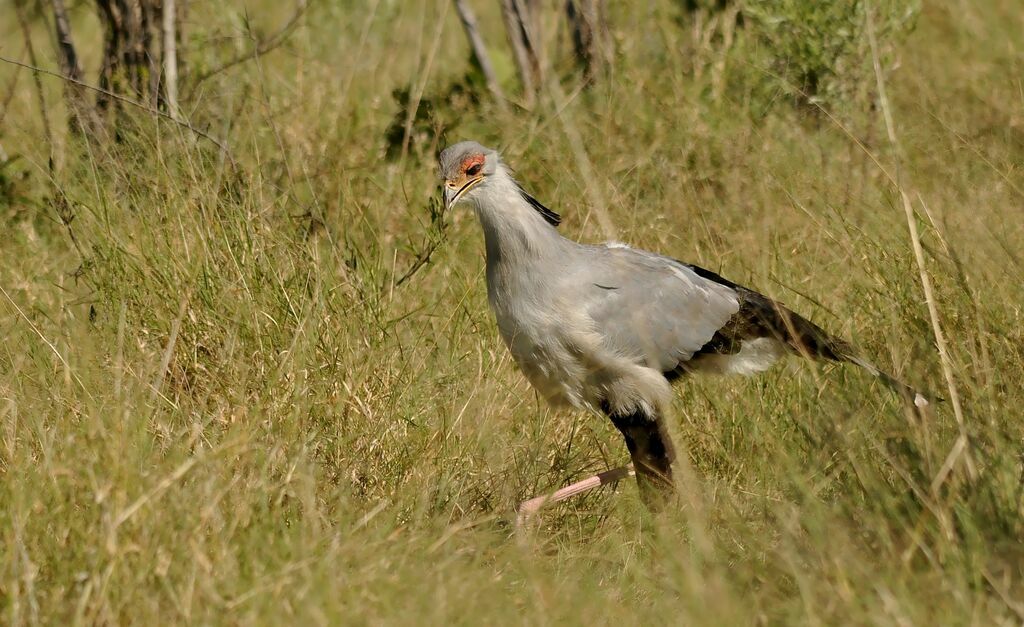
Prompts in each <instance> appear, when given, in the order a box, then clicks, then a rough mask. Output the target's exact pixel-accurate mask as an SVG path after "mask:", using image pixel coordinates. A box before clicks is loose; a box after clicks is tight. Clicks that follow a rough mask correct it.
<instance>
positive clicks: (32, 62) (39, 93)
mask: <svg viewBox="0 0 1024 627" xmlns="http://www.w3.org/2000/svg"><path fill="white" fill-rule="evenodd" d="M14 12H15V13H16V14H17V15H18V24H19V25H21V33H22V36H23V37H24V38H25V49H26V50H27V51H28V60H29V63H22V62H21V61H13V60H12V61H9V62H10V63H13V64H14V65H17V66H20V67H23V68H25V69H28V70H33V72H32V80H33V82H34V83H35V86H36V98H37V99H38V100H39V115H40V116H42V118H43V134H44V136H45V137H46V146H47V148H48V149H49V151H50V153H49V158H48V159H47V167H48V168H49V169H50V170H51V171H52V170H53V167H54V163H53V132H52V131H51V129H50V114H49V113H48V111H47V108H46V95H45V93H44V92H43V81H41V80H39V74H40V73H41V72H42V73H44V74H45V73H46V70H40V69H37V67H36V66H38V65H39V64H38V62H37V61H36V51H35V48H34V47H33V46H32V33H31V31H30V30H29V26H28V20H26V19H25V10H24V7H23V6H22V1H21V0H15V2H14ZM0 59H3V57H0ZM4 60H5V61H7V59H4Z"/></svg>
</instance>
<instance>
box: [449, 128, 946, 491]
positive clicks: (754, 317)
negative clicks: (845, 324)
mask: <svg viewBox="0 0 1024 627" xmlns="http://www.w3.org/2000/svg"><path fill="white" fill-rule="evenodd" d="M439 163H440V173H441V177H442V178H443V180H444V198H445V203H446V205H447V206H449V207H450V206H452V205H454V204H457V203H459V202H462V201H467V202H470V203H472V205H473V207H474V209H475V210H476V214H477V216H478V218H479V220H480V224H481V226H482V227H483V232H484V241H485V246H486V254H487V293H488V300H489V302H490V305H491V308H492V309H493V311H494V314H495V317H496V319H497V323H498V328H499V330H500V332H501V336H502V338H503V339H504V341H505V343H506V344H507V345H508V347H509V350H510V351H511V353H512V356H513V357H514V359H515V360H516V363H517V364H518V365H519V367H520V368H521V369H522V371H523V372H524V374H525V375H526V377H527V378H528V379H529V381H530V382H531V383H532V384H533V385H534V386H535V387H536V388H537V389H538V390H539V391H540V392H541V393H542V394H543V395H544V396H545V397H546V398H547V399H548V400H549V401H551V402H552V403H555V404H571V405H574V406H577V407H581V408H588V409H591V410H595V411H602V412H604V413H605V414H607V415H608V416H609V417H610V418H611V419H612V421H613V422H614V423H615V425H616V427H618V428H619V430H620V431H621V432H622V434H623V436H624V438H625V440H626V444H627V446H628V448H629V449H630V454H631V456H632V457H633V462H634V465H635V466H636V470H637V477H638V480H639V481H640V483H641V487H643V488H645V494H647V496H648V498H649V499H651V498H652V497H651V495H652V494H653V493H654V492H653V491H652V490H650V487H651V486H653V485H658V484H661V485H666V484H670V483H671V463H672V460H673V458H674V453H673V452H672V446H671V442H670V441H669V440H668V436H667V434H666V433H665V431H664V426H663V422H662V420H661V416H662V415H663V412H664V408H665V406H666V404H667V402H668V400H669V398H670V394H671V389H670V381H671V380H672V379H675V378H677V377H678V376H680V375H681V374H684V373H689V372H713V373H714V372H717V373H738V374H753V373H755V372H759V371H762V370H764V369H766V368H768V367H769V366H770V365H771V364H772V363H773V362H775V361H776V360H777V359H778V358H780V357H782V356H783V355H785V354H792V353H795V354H800V355H803V356H805V357H809V358H818V359H828V360H833V361H849V362H851V363H854V364H857V365H859V366H861V367H863V368H865V369H867V370H868V371H870V372H872V374H875V375H876V376H879V377H880V378H881V379H882V380H883V381H884V382H886V383H887V384H889V385H891V386H893V387H894V388H896V389H897V390H898V391H900V392H901V393H903V394H905V395H908V396H909V397H910V398H912V399H913V400H914V401H915V403H916V404H918V405H920V404H924V403H926V401H925V399H924V397H923V396H922V395H920V394H918V393H916V392H914V391H913V390H912V389H911V388H909V387H907V386H906V385H904V384H903V383H900V382H899V381H897V380H896V379H895V378H893V377H892V376H890V375H888V374H886V373H884V372H881V371H879V370H878V369H877V368H875V366H873V365H872V364H870V363H869V362H868V361H866V360H864V359H863V358H862V357H860V356H858V355H857V354H856V353H855V351H854V350H853V349H852V347H851V346H850V345H849V344H847V343H846V342H844V341H842V340H840V339H837V338H834V337H832V336H830V335H829V334H828V333H826V332H825V331H824V330H822V329H821V328H819V327H818V326H816V325H814V324H813V323H811V322H809V321H807V320H805V319H804V318H802V317H800V316H798V315H797V314H795V313H793V312H792V311H790V310H789V309H787V308H786V307H784V306H782V305H781V304H779V303H776V302H775V301H773V300H771V299H769V298H767V297H765V296H763V295H761V294H758V293H757V292H754V291H753V290H750V289H747V288H745V287H742V286H740V285H737V284H735V283H732V282H730V281H728V280H726V279H723V278H722V277H720V276H718V275H717V274H714V273H713V272H710V271H707V270H704V269H702V268H699V267H697V266H693V265H690V264H685V263H682V262H680V261H677V260H674V259H671V258H668V257H664V256H662V255H658V254H655V253H651V252H647V251H642V250H635V249H632V248H629V247H628V246H625V245H622V244H616V243H610V244H604V245H588V244H580V243H577V242H574V241H572V240H569V239H566V238H564V237H562V236H561V234H560V233H559V232H558V231H557V230H556V228H555V226H556V225H557V224H558V222H559V216H558V214H557V213H555V212H554V211H551V210H550V209H548V208H547V207H545V206H544V205H543V204H541V203H540V202H539V201H537V200H536V199H535V198H533V197H532V196H530V195H529V194H527V193H526V192H525V191H523V189H522V188H521V187H520V185H519V184H518V183H517V182H516V181H515V180H514V179H513V177H512V175H511V171H510V170H509V169H508V168H507V167H506V166H505V165H504V163H503V162H502V161H501V159H500V157H499V155H498V153H497V152H495V151H493V150H490V149H488V148H485V147H483V146H481V145H480V144H478V143H476V142H461V143H458V144H455V145H453V146H451V147H449V148H447V149H446V150H444V151H443V152H442V153H441V155H440V157H439Z"/></svg>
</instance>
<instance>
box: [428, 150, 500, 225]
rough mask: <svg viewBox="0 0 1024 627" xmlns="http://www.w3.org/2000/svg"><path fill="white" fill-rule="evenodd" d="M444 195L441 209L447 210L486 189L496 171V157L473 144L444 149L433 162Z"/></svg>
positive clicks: (491, 152)
mask: <svg viewBox="0 0 1024 627" xmlns="http://www.w3.org/2000/svg"><path fill="white" fill-rule="evenodd" d="M437 160H438V163H439V166H440V175H441V180H442V185H443V193H444V207H445V209H446V210H447V209H450V208H451V207H453V206H454V205H455V204H456V203H458V202H459V201H461V200H465V199H469V198H472V197H473V195H474V194H475V193H478V191H479V190H480V189H481V188H483V187H486V186H487V183H488V179H489V177H491V176H493V175H494V174H495V173H496V172H497V171H498V165H499V163H500V158H499V157H498V153H497V152H496V151H494V150H491V149H490V148H485V147H483V146H481V145H480V144H478V143H476V142H473V141H465V142H459V143H457V144H452V145H451V146H448V147H447V148H445V149H444V150H443V151H442V152H441V154H440V156H438V158H437Z"/></svg>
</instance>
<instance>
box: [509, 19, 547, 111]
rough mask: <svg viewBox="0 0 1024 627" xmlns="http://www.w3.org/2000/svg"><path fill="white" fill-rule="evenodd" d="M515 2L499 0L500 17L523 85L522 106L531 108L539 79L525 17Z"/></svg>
mask: <svg viewBox="0 0 1024 627" xmlns="http://www.w3.org/2000/svg"><path fill="white" fill-rule="evenodd" d="M519 9H520V6H519V4H518V3H517V2H516V1H515V0H501V17H502V19H503V20H504V22H505V34H506V36H507V37H508V43H509V45H510V46H511V47H512V57H513V58H514V59H515V62H516V68H517V69H518V70H519V80H520V81H521V82H522V85H523V105H524V106H525V107H526V108H527V109H531V108H533V105H534V103H535V102H536V100H537V89H538V84H539V81H540V77H538V76H537V72H536V71H535V64H534V60H535V58H536V57H535V55H533V54H532V53H531V50H530V40H529V38H528V35H527V32H526V29H527V26H526V17H525V16H524V15H523V14H522V13H521V12H520V10H519Z"/></svg>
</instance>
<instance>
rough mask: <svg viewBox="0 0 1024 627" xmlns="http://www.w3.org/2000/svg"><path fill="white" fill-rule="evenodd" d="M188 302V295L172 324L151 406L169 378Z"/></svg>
mask: <svg viewBox="0 0 1024 627" xmlns="http://www.w3.org/2000/svg"><path fill="white" fill-rule="evenodd" d="M188 300H189V295H188V294H185V295H184V296H182V297H181V303H180V304H179V305H178V316H177V317H176V318H175V319H174V322H172V323H171V334H170V336H169V337H168V338H167V346H165V347H164V354H163V357H162V358H161V359H160V369H159V370H158V371H157V373H156V380H154V381H153V384H152V390H151V392H152V393H151V394H150V395H149V404H150V405H153V404H154V403H156V399H157V397H158V396H160V390H161V388H163V385H164V378H165V377H166V376H167V368H168V367H170V365H171V358H172V357H174V347H175V345H176V344H177V343H178V332H179V331H181V323H182V321H183V320H184V319H185V312H186V311H187V310H188Z"/></svg>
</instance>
